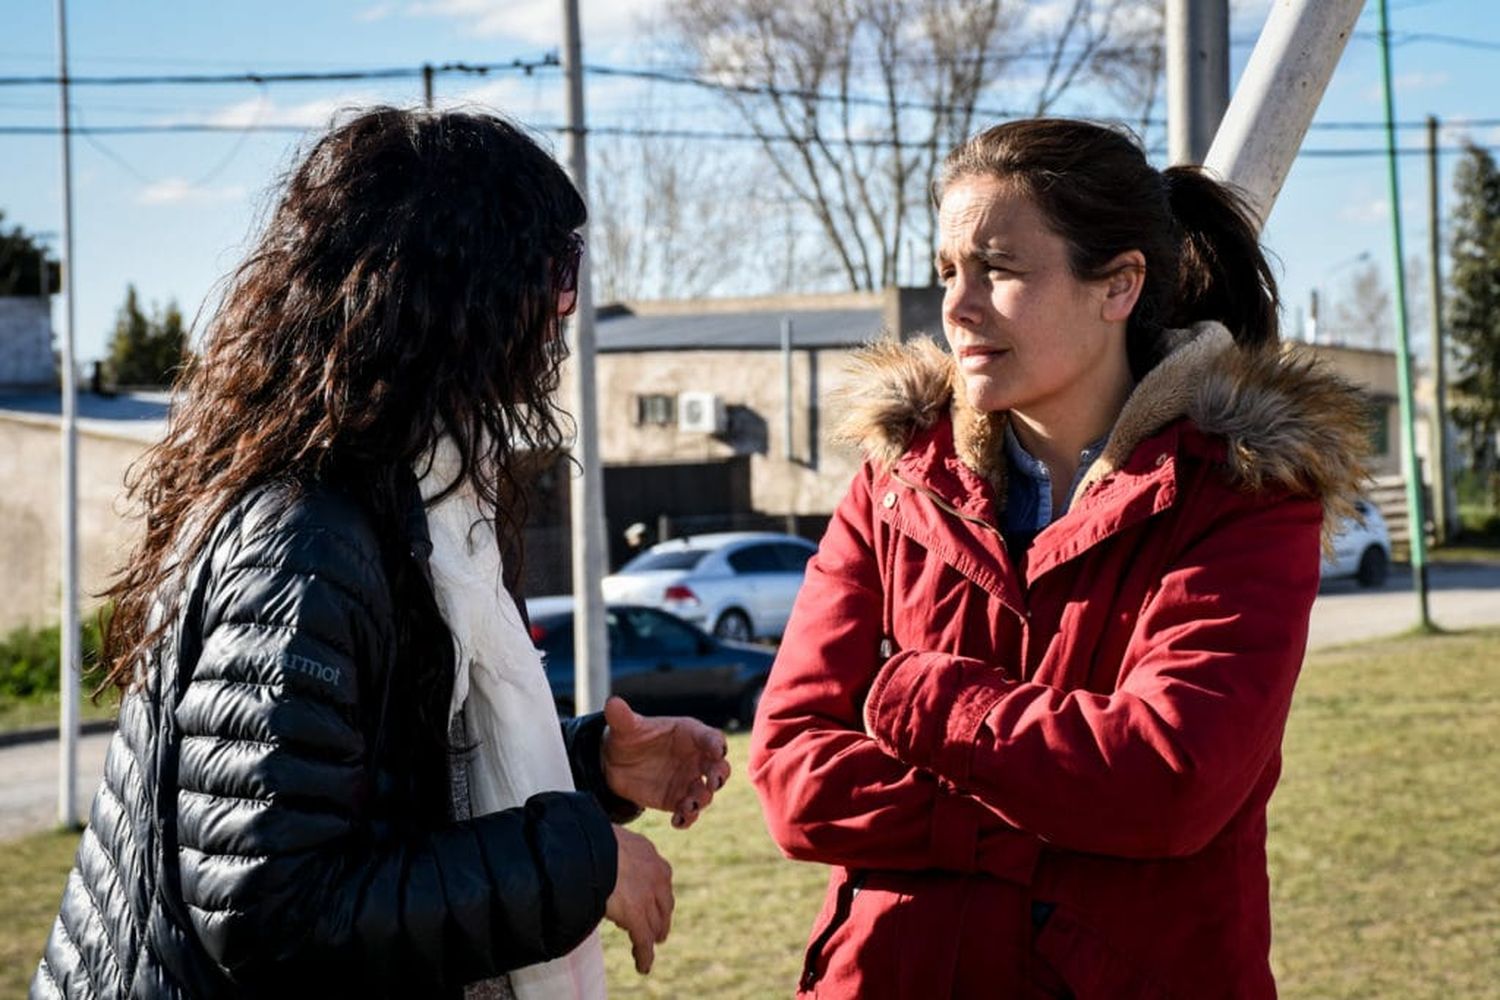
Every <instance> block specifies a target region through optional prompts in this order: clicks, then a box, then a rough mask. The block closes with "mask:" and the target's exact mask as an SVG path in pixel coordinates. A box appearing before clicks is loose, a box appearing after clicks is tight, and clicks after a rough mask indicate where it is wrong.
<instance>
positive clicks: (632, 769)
mask: <svg viewBox="0 0 1500 1000" xmlns="http://www.w3.org/2000/svg"><path fill="white" fill-rule="evenodd" d="M604 721H605V724H606V728H605V730H604V749H603V758H604V780H605V781H606V782H607V783H608V785H609V790H610V791H612V792H614V793H615V794H616V795H618V796H620V797H621V798H626V799H629V800H630V801H632V802H634V803H635V804H636V805H639V806H645V807H646V808H649V809H660V810H662V811H663V812H670V813H671V814H672V825H673V826H675V827H677V828H678V829H683V830H685V829H687V828H688V827H690V826H692V825H693V822H694V821H695V820H696V819H697V818H698V814H699V813H700V812H702V811H703V810H704V809H707V808H708V804H709V803H710V802H712V801H713V798H714V792H716V791H718V790H719V789H720V788H723V787H724V782H725V781H728V780H729V761H728V760H727V759H726V755H727V754H728V752H729V747H728V745H727V744H726V743H725V742H724V734H723V733H721V732H719V731H718V730H717V729H714V728H713V727H712V726H706V725H704V724H703V723H701V722H699V721H698V720H697V719H689V718H684V717H681V716H667V717H660V718H658V717H652V716H645V715H637V714H636V713H635V711H634V709H632V708H631V707H630V706H629V705H628V704H626V703H625V699H623V698H619V697H614V698H610V699H609V701H607V702H605V703H604Z"/></svg>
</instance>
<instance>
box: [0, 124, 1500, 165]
mask: <svg viewBox="0 0 1500 1000" xmlns="http://www.w3.org/2000/svg"><path fill="white" fill-rule="evenodd" d="M1465 124H1470V125H1479V124H1483V123H1481V122H1467V123H1465ZM323 127H324V126H323V125H321V124H297V123H295V122H266V123H262V124H258V125H227V124H219V123H215V122H176V123H163V124H157V125H90V126H79V127H75V128H73V129H72V130H71V131H72V132H73V133H74V134H76V135H168V134H179V135H180V134H221V133H251V132H271V133H285V134H298V135H300V134H304V133H307V132H315V131H318V130H320V129H322V128H323ZM534 127H535V128H536V129H538V130H539V131H543V132H555V133H565V132H567V131H568V129H567V127H566V126H564V125H557V124H550V123H547V124H537V125H535V126H534ZM61 131H62V130H61V129H60V128H58V127H57V126H56V125H0V135H16V136H56V135H59V134H61ZM587 131H588V132H589V134H590V135H597V136H611V137H627V138H643V139H691V140H699V141H705V142H757V143H773V144H796V143H808V142H813V141H814V139H813V137H811V136H794V135H782V134H771V133H767V134H759V133H755V132H732V131H727V130H711V129H685V128H665V129H653V128H641V127H638V126H628V125H599V126H593V127H591V128H589V129H588V130H587ZM832 142H833V144H834V145H838V146H844V145H849V146H855V147H859V148H870V149H925V148H927V147H928V145H929V143H927V142H925V141H924V142H918V141H911V140H900V139H875V138H850V139H848V140H845V139H842V138H840V139H837V140H832ZM1475 147H1477V148H1480V149H1495V148H1497V147H1490V146H1485V145H1481V144H1475ZM1469 148H1471V147H1470V146H1469V145H1467V144H1466V145H1462V146H1445V147H1442V148H1441V149H1439V152H1441V153H1462V152H1465V151H1466V150H1468V149H1469ZM1396 152H1397V154H1398V155H1401V156H1423V155H1426V153H1427V147H1426V146H1407V147H1402V148H1398V149H1397V150H1396ZM1297 155H1298V156H1299V157H1307V158H1310V159H1349V158H1357V157H1366V156H1385V155H1386V150H1385V149H1383V148H1376V147H1373V146H1371V147H1354V146H1351V147H1347V148H1339V147H1314V148H1311V149H1303V150H1301V151H1299V152H1298V154H1297Z"/></svg>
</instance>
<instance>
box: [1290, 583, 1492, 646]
mask: <svg viewBox="0 0 1500 1000" xmlns="http://www.w3.org/2000/svg"><path fill="white" fill-rule="evenodd" d="M1427 604H1428V609H1429V611H1430V613H1431V615H1432V619H1433V621H1434V622H1435V623H1436V624H1437V625H1438V626H1439V627H1441V628H1446V629H1467V628H1479V627H1481V626H1486V625H1490V626H1493V625H1500V563H1489V564H1480V563H1466V564H1454V565H1447V564H1438V565H1434V566H1431V567H1429V569H1428V602H1427ZM1416 624H1417V598H1416V595H1415V594H1414V593H1413V592H1412V584H1411V571H1410V570H1409V569H1407V568H1406V567H1405V566H1397V567H1395V568H1393V569H1392V571H1391V577H1390V579H1389V580H1387V581H1386V584H1385V586H1384V587H1382V588H1380V589H1379V590H1365V589H1364V588H1362V587H1360V586H1358V585H1357V584H1355V582H1354V581H1353V580H1330V581H1328V582H1327V583H1324V584H1323V589H1322V591H1321V592H1320V593H1319V594H1318V600H1317V603H1316V604H1314V605H1313V615H1312V631H1311V634H1310V635H1309V636H1308V646H1309V647H1310V648H1312V649H1321V648H1324V647H1327V646H1341V645H1344V644H1346V643H1350V642H1361V641H1363V640H1365V639H1375V638H1379V637H1380V636H1383V635H1394V634H1396V633H1398V632H1404V631H1406V630H1407V629H1409V628H1411V627H1413V626H1414V625H1416Z"/></svg>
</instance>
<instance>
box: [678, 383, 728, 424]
mask: <svg viewBox="0 0 1500 1000" xmlns="http://www.w3.org/2000/svg"><path fill="white" fill-rule="evenodd" d="M726 426H728V423H727V421H726V419H725V415H724V401H723V400H722V399H720V398H719V396H718V394H717V393H712V392H682V393H678V394H677V429H678V430H680V431H684V432H686V433H689V434H723V433H724V428H725V427H726Z"/></svg>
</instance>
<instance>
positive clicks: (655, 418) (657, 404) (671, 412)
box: [635, 393, 677, 427]
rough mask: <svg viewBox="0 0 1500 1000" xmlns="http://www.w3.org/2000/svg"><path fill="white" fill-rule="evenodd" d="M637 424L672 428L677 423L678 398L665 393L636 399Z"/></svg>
mask: <svg viewBox="0 0 1500 1000" xmlns="http://www.w3.org/2000/svg"><path fill="white" fill-rule="evenodd" d="M635 422H636V424H637V425H641V426H659V427H670V426H671V425H672V424H675V423H676V422H677V397H676V396H669V395H666V394H665V393H651V394H649V395H645V396H637V397H635Z"/></svg>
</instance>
